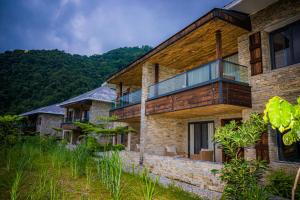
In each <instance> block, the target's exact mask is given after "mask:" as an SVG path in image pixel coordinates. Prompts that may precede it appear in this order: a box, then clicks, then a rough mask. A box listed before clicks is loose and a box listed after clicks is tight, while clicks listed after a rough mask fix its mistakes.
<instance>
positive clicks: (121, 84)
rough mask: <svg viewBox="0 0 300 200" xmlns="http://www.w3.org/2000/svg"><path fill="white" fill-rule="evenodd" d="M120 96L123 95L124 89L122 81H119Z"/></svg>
mask: <svg viewBox="0 0 300 200" xmlns="http://www.w3.org/2000/svg"><path fill="white" fill-rule="evenodd" d="M119 90H120V91H119V97H121V96H122V91H123V83H122V82H120V83H119Z"/></svg>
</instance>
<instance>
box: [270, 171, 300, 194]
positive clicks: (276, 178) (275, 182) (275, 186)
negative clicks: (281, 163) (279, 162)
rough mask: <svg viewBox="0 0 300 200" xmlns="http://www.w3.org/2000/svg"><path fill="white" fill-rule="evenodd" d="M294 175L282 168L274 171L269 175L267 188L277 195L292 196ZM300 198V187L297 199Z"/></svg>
mask: <svg viewBox="0 0 300 200" xmlns="http://www.w3.org/2000/svg"><path fill="white" fill-rule="evenodd" d="M293 182H294V177H293V176H290V175H287V174H286V173H285V172H284V171H282V170H277V171H272V172H271V173H270V174H268V176H267V186H266V188H267V190H268V191H269V192H270V193H272V194H274V195H277V196H281V197H285V198H291V190H292V187H293ZM299 198H300V189H299V188H298V190H297V191H296V199H299Z"/></svg>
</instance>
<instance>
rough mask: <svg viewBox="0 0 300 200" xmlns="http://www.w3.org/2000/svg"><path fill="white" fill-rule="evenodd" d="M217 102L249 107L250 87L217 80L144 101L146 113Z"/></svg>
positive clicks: (215, 103) (177, 109)
mask: <svg viewBox="0 0 300 200" xmlns="http://www.w3.org/2000/svg"><path fill="white" fill-rule="evenodd" d="M217 104H230V105H237V106H242V107H251V88H250V86H247V85H244V84H238V83H233V82H230V81H229V82H227V81H221V82H219V81H217V82H214V83H211V84H209V85H204V86H200V87H196V88H192V89H187V90H185V91H181V92H177V93H174V94H170V95H168V96H163V97H159V98H156V99H150V100H148V101H147V102H146V115H151V114H158V113H166V112H173V111H179V110H185V109H191V108H196V107H203V106H209V105H217Z"/></svg>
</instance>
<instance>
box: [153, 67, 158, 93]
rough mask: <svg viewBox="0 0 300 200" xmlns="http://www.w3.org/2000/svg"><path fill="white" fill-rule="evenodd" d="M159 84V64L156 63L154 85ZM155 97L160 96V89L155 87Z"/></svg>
mask: <svg viewBox="0 0 300 200" xmlns="http://www.w3.org/2000/svg"><path fill="white" fill-rule="evenodd" d="M158 82H159V64H158V63H156V64H155V66H154V83H155V84H157V83H158ZM154 95H155V96H157V95H158V87H157V85H155V87H154Z"/></svg>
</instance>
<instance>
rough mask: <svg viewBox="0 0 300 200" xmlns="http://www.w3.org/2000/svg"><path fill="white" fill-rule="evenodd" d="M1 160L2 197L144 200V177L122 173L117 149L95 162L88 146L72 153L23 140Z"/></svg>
mask: <svg viewBox="0 0 300 200" xmlns="http://www.w3.org/2000/svg"><path fill="white" fill-rule="evenodd" d="M0 159H1V162H0V199H31V200H39V199H40V200H44V199H50V200H64V199H131V200H135V199H136V200H140V199H141V198H142V199H143V195H144V192H143V191H144V188H145V187H146V185H145V182H144V180H143V176H142V175H137V174H127V173H125V172H123V171H122V162H121V158H120V156H119V154H118V152H117V151H115V152H112V153H106V154H104V157H102V158H100V159H95V158H92V156H91V154H89V153H88V151H87V150H86V149H85V146H84V145H79V147H77V148H76V149H75V150H68V149H66V148H65V147H64V145H63V144H61V143H60V142H57V141H55V139H52V138H48V137H41V136H25V137H24V136H22V139H20V140H18V142H17V143H16V144H14V145H12V146H11V145H10V146H8V145H4V144H2V145H1V148H0ZM148 187H149V188H153V185H151V186H149V184H148ZM154 187H155V189H151V191H153V190H154V191H155V193H156V194H157V196H156V198H155V199H158V200H159V199H172V200H173V199H187V200H189V199H198V198H197V197H194V196H192V195H191V194H189V193H186V192H183V191H180V190H179V189H177V191H175V189H174V188H173V189H171V188H170V189H168V188H164V187H162V186H160V185H158V184H156V185H154ZM148 199H149V198H148ZM152 199H153V198H152Z"/></svg>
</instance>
